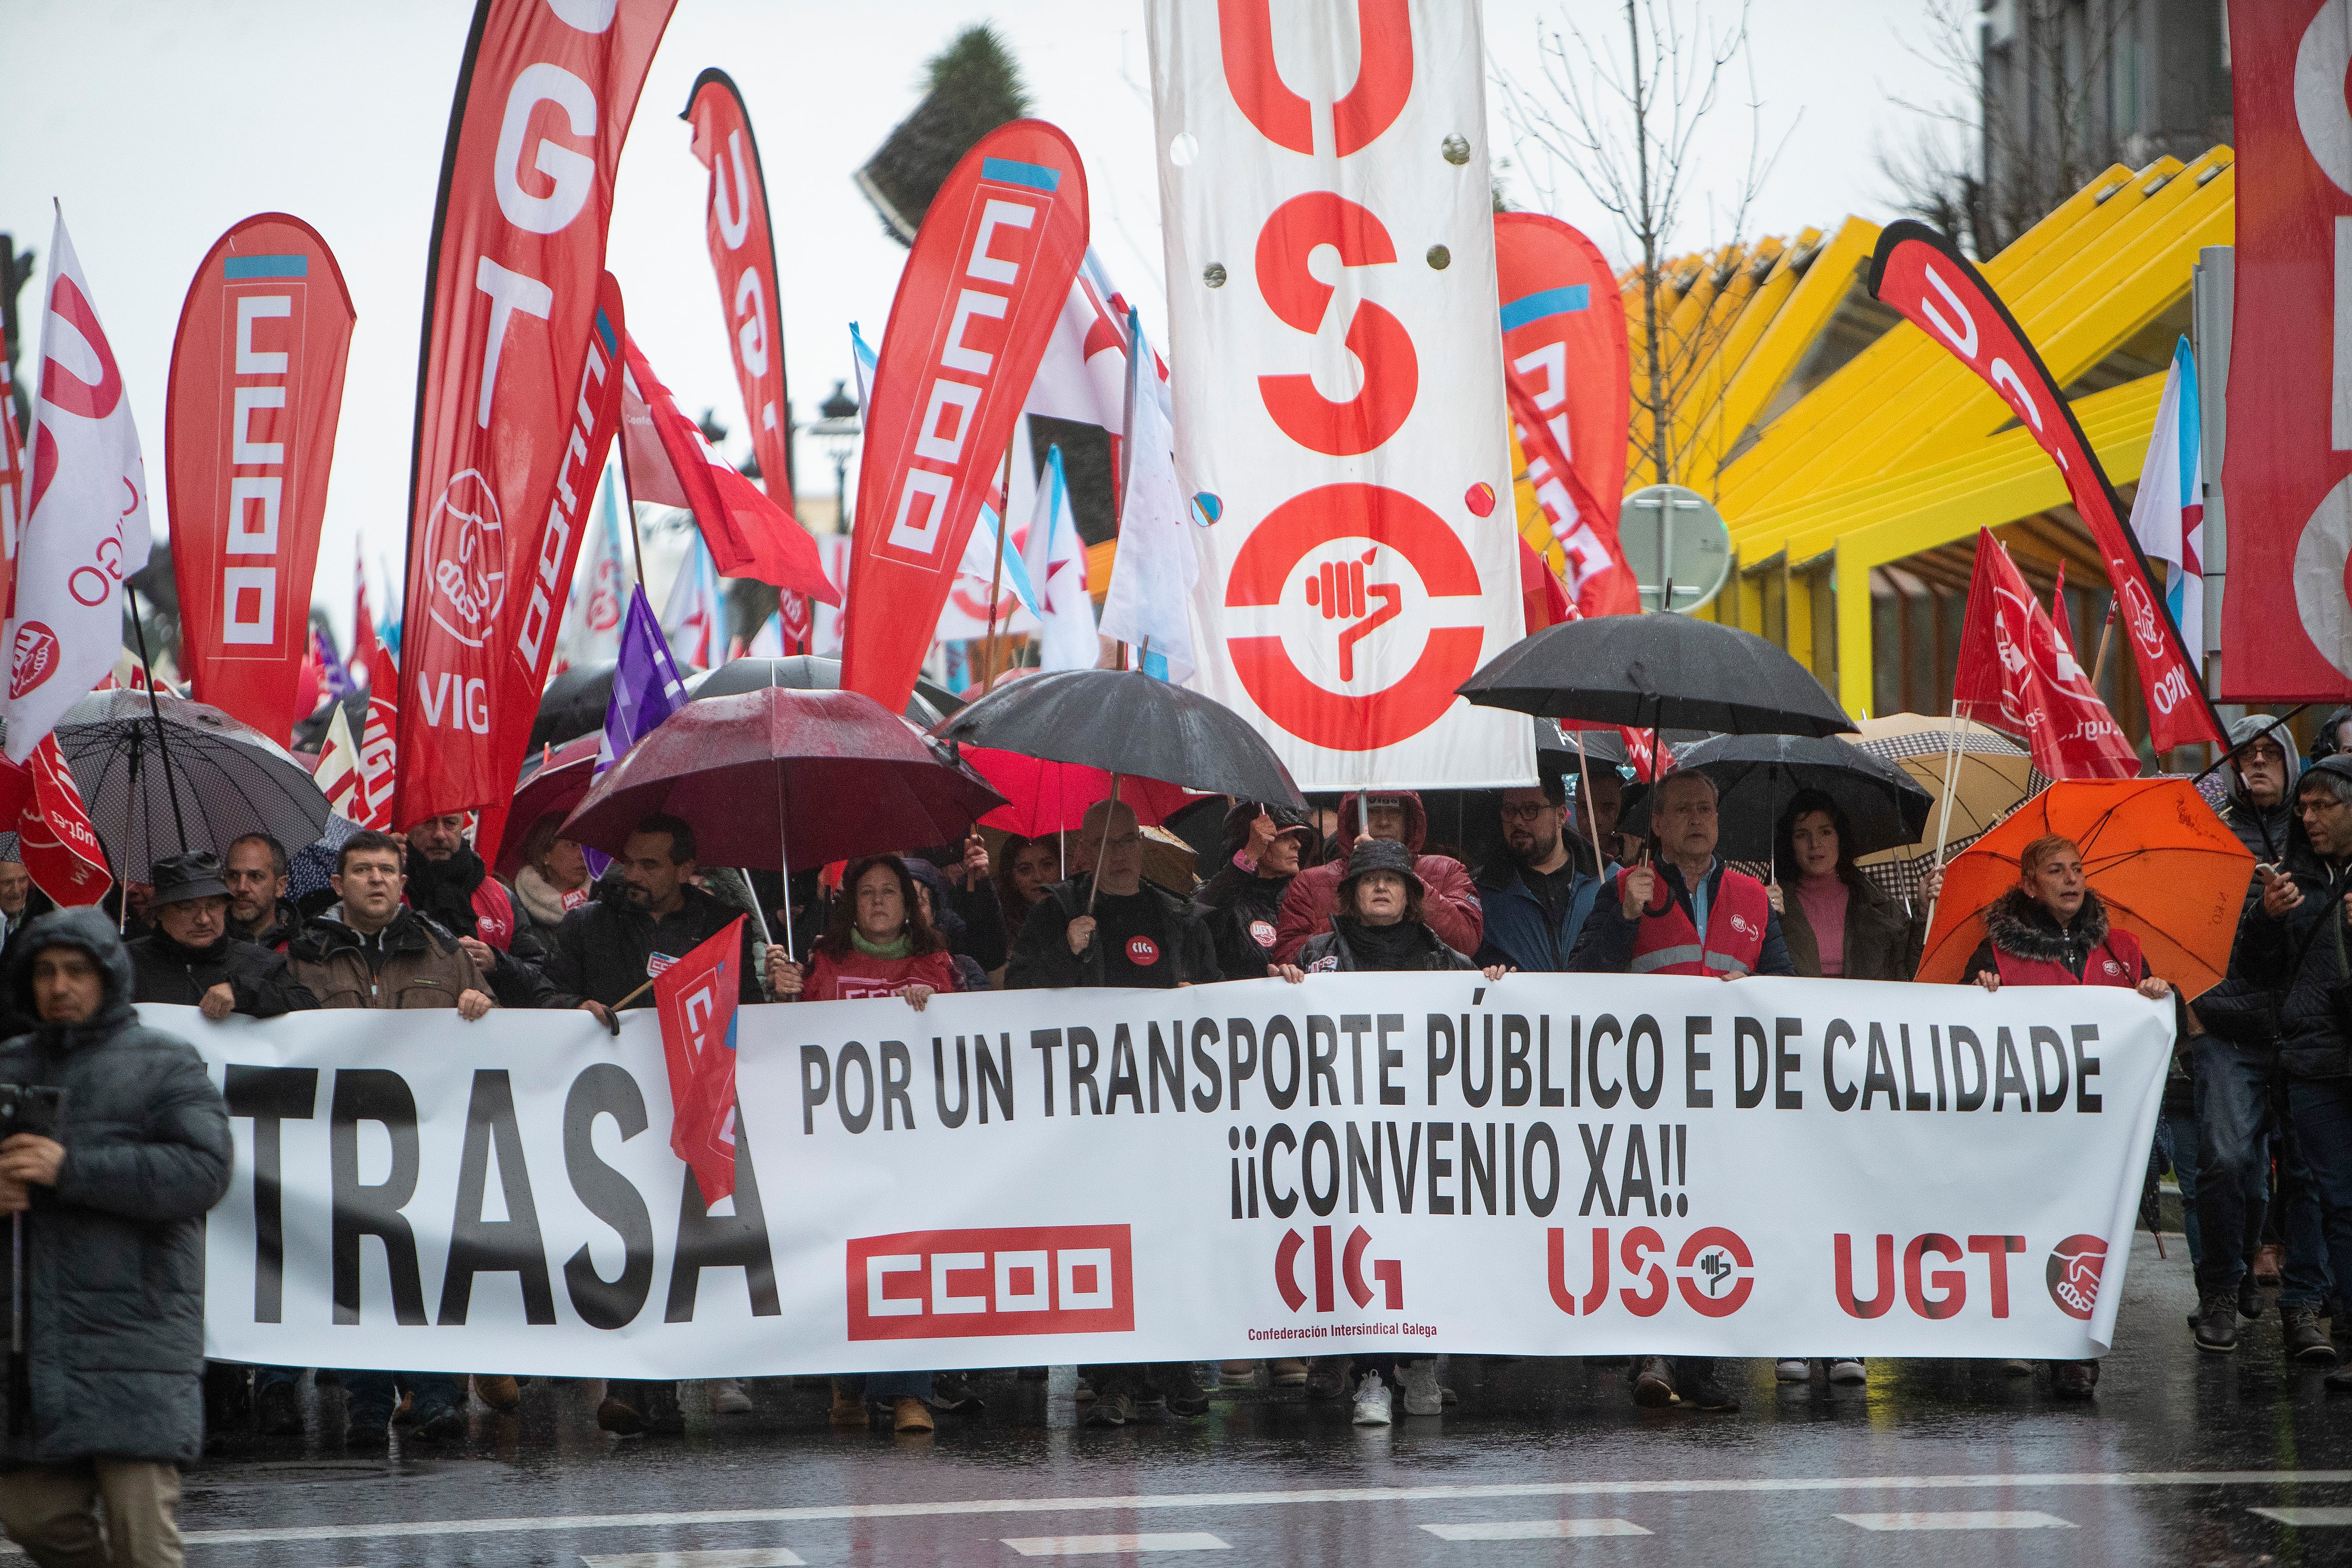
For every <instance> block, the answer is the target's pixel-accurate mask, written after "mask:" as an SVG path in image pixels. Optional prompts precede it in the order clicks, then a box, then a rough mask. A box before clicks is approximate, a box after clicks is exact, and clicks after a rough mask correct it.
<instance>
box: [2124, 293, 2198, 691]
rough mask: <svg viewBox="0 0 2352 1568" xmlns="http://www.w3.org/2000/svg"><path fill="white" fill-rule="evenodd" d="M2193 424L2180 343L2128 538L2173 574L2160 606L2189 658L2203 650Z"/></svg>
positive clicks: (2189, 369)
mask: <svg viewBox="0 0 2352 1568" xmlns="http://www.w3.org/2000/svg"><path fill="white" fill-rule="evenodd" d="M2203 442H2204V437H2203V434H2202V426H2200V423H2199V419H2198V398H2197V356H2196V354H2195V353H2192V352H2191V351H2190V349H2189V340H2188V339H2187V338H2182V339H2181V340H2180V341H2179V342H2178V343H2176V344H2174V345H2173V349H2172V368H2171V369H2170V370H2168V371H2167V372H2166V373H2165V376H2164V396H2163V397H2162V398H2161V399H2160V400H2159V401H2158V404H2157V405H2156V428H2155V429H2154V430H2153V431H2151V432H2150V433H2149V435H2148V438H2147V461H2146V462H2145V463H2143V464H2141V466H2140V470H2139V494H2138V495H2137V496H2136V497H2134V498H2133V500H2132V510H2131V530H2132V537H2133V538H2135V539H2137V540H2138V541H2139V547H2140V550H2141V551H2142V552H2144V553H2145V554H2146V555H2147V558H2148V559H2149V560H2151V561H2161V562H2163V563H2165V564H2166V565H2168V566H2169V567H2170V568H2171V569H2172V570H2171V572H2170V574H2168V581H2167V583H2166V585H2165V590H2164V607H2165V609H2166V610H2167V611H2168V613H2169V614H2170V615H2171V616H2172V624H2173V625H2174V626H2177V627H2179V631H2180V642H2181V646H2182V647H2185V648H2187V649H2188V650H2189V654H2190V655H2191V657H2194V656H2196V655H2198V654H2200V653H2201V652H2203V651H2204V647H2205V559H2204V557H2205V464H2204V457H2203V450H2202V448H2203Z"/></svg>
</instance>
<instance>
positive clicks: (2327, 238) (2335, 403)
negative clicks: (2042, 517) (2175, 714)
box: [2221, 0, 2352, 702]
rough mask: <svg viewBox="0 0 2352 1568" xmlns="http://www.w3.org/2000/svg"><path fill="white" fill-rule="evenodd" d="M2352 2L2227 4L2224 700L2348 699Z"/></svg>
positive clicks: (2351, 689)
mask: <svg viewBox="0 0 2352 1568" xmlns="http://www.w3.org/2000/svg"><path fill="white" fill-rule="evenodd" d="M2347 68H2352V4H2347V0H2272V3H2270V4H2266V5H2232V6H2231V7H2230V70H2231V97H2232V100H2233V101H2234V103H2235V105H2236V109H2237V129H2236V144H2237V151H2238V161H2237V164H2236V166H2235V168H2234V169H2233V170H2232V171H2231V174H2225V175H2223V176H2222V177H2223V178H2224V179H2227V178H2231V177H2232V175H2234V177H2235V178H2236V180H2237V182H2238V249H2237V264H2236V265H2237V302H2236V306H2235V311H2234V315H2233V318H2232V324H2231V329H2230V331H2231V337H2230V345H2231V348H2230V352H2231V359H2232V361H2233V363H2236V364H2238V365H2240V366H2242V373H2241V374H2236V375H2233V376H2231V378H2230V385H2229V404H2230V440H2229V446H2228V448H2227V450H2226V451H2225V452H2224V454H2223V458H2222V469H2221V488H2222V491H2223V493H2224V494H2225V495H2227V496H2228V498H2229V501H2230V507H2229V517H2230V539H2229V544H2230V554H2229V563H2228V566H2229V574H2228V577H2227V578H2226V580H2225V582H2226V586H2225V587H2224V589H2223V591H2222V596H2221V697H2222V698H2223V699H2224V700H2231V701H2268V700H2280V701H2326V702H2333V701H2336V700H2338V699H2341V698H2343V697H2346V696H2347V695H2352V584H2347V580H2346V575H2345V562H2346V560H2347V557H2352V298H2347V295H2352V106H2347V103H2346V101H2345V86H2344V83H2345V73H2346V71H2347Z"/></svg>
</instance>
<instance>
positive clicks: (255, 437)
mask: <svg viewBox="0 0 2352 1568" xmlns="http://www.w3.org/2000/svg"><path fill="white" fill-rule="evenodd" d="M356 320H357V314H356V312H355V311H353V310H352V296H351V290H350V289H347V288H346V287H345V286H344V284H343V274H342V268H340V267H338V266H337V265H336V264H335V257H334V253H333V252H332V251H331V250H329V249H328V248H327V242H326V241H325V240H324V239H321V238H320V237H319V232H318V230H316V229H314V228H312V227H311V226H310V225H309V224H307V223H304V222H303V221H302V220H301V219H300V218H297V217H289V216H287V215H286V214H284V213H261V214H258V215H257V216H253V217H249V218H247V219H245V220H244V221H243V222H241V223H237V224H235V225H232V226H230V228H229V230H228V232H227V233H226V234H224V235H222V236H221V237H220V238H219V239H217V240H215V241H214V242H213V247H212V249H211V250H210V251H209V252H207V253H206V254H205V260H204V265H203V266H201V267H199V268H196V276H195V279H194V281H193V282H191V283H190V284H189V285H188V298H187V301H186V303H185V304H184V305H182V306H181V308H180V330H179V333H178V335H177V336H176V337H174V338H173V342H172V377H171V401H170V403H169V404H168V405H166V409H165V413H164V418H163V468H164V474H165V477H166V479H167V480H168V481H169V485H170V494H171V498H172V575H173V581H174V582H175V583H176V584H178V587H179V591H180V668H182V669H184V670H185V671H186V672H187V676H188V679H189V682H190V685H191V688H192V689H193V691H194V696H195V699H196V700H197V701H199V702H209V703H211V704H212V705H213V706H215V707H216V708H219V709H222V710H226V712H227V713H229V714H230V715H231V716H232V717H235V718H237V719H242V720H243V721H245V722H247V723H248V724H250V725H252V726H253V727H254V728H255V729H257V730H258V731H261V732H262V733H263V734H265V735H268V736H271V737H272V738H275V739H283V738H284V737H285V735H286V734H287V732H288V731H290V730H291V729H292V728H293V726H294V722H295V721H296V720H298V719H300V718H303V717H306V715H303V714H299V713H297V712H295V711H294V706H295V687H296V684H297V682H298V680H299V678H300V676H301V672H302V656H303V653H304V651H305V647H304V639H305V637H306V634H307V633H308V630H309V627H310V584H311V578H312V576H313V574H315V572H316V569H317V567H318V563H319V530H320V524H321V523H322V522H324V521H325V519H326V510H327V470H328V468H329V466H330V465H331V463H332V461H333V460H334V455H335V426H336V423H337V421H338V419H339V417H340V416H341V413H342V405H343V369H344V365H345V363H346V361H347V359H348V357H349V354H350V351H351V342H352V323H353V321H356ZM353 651H354V653H355V654H356V652H357V644H356V643H354V645H353Z"/></svg>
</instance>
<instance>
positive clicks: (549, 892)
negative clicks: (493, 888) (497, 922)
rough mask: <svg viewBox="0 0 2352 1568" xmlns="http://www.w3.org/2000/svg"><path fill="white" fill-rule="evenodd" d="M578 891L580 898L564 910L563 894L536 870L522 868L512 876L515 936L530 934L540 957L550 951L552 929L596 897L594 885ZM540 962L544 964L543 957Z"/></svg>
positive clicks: (591, 883)
mask: <svg viewBox="0 0 2352 1568" xmlns="http://www.w3.org/2000/svg"><path fill="white" fill-rule="evenodd" d="M580 892H581V894H582V896H581V897H580V898H579V899H577V900H574V901H573V902H572V905H571V906H570V908H566V907H565V905H564V901H563V900H564V898H565V896H566V895H565V894H564V893H562V891H561V890H559V889H557V888H556V886H555V884H554V883H552V882H551V881H549V880H548V879H546V878H544V877H542V876H541V875H540V874H539V872H538V871H537V869H535V868H532V867H530V866H525V867H524V868H522V869H521V870H520V871H518V872H516V873H515V879H514V903H515V931H516V933H517V934H518V935H520V933H522V932H524V931H528V932H530V937H531V940H532V941H533V942H537V943H538V944H539V949H540V952H541V954H542V955H544V954H545V953H547V952H551V951H553V949H554V947H555V928H556V927H557V926H560V925H562V923H563V917H564V916H566V915H568V914H570V913H571V912H572V910H576V909H578V908H579V907H580V906H581V905H582V904H584V903H586V902H587V901H588V900H590V899H593V898H594V897H595V896H596V884H595V883H593V882H590V883H589V884H588V885H587V886H586V887H584V888H583V889H580ZM541 962H542V963H543V962H545V960H544V958H543V957H542V959H541Z"/></svg>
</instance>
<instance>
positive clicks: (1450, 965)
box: [1296, 915, 1477, 974]
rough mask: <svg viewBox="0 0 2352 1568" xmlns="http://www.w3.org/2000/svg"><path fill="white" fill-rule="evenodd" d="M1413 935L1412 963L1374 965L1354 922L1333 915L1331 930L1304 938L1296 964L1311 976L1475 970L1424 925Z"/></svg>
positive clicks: (1416, 926) (1414, 931)
mask: <svg viewBox="0 0 2352 1568" xmlns="http://www.w3.org/2000/svg"><path fill="white" fill-rule="evenodd" d="M1412 933H1413V936H1414V938H1415V940H1414V942H1413V944H1412V945H1413V950H1414V953H1413V957H1412V961H1411V962H1409V963H1390V964H1382V963H1374V962H1372V961H1371V959H1370V955H1369V954H1367V953H1365V952H1362V951H1361V950H1360V942H1361V941H1362V933H1361V931H1360V929H1359V928H1358V925H1357V922H1356V921H1351V920H1349V918H1348V917H1347V916H1345V915H1335V916H1333V917H1332V920H1331V929H1330V930H1328V931H1325V932H1324V933H1323V934H1322V935H1320V936H1311V937H1308V938H1307V945H1306V946H1304V947H1302V948H1300V949H1299V950H1298V957H1297V960H1296V962H1297V965H1298V967H1299V968H1301V969H1304V970H1307V971H1308V972H1309V973H1337V974H1353V973H1359V972H1360V971H1364V970H1372V969H1380V970H1388V971H1396V970H1422V969H1475V968H1476V967H1477V965H1476V964H1475V963H1471V962H1470V960H1468V959H1467V958H1465V957H1464V956H1463V955H1462V954H1460V953H1458V952H1454V950H1453V949H1452V948H1450V947H1448V946H1446V945H1445V943H1444V942H1441V941H1440V940H1438V935H1437V933H1436V932H1435V931H1432V930H1430V929H1429V926H1428V924H1427V922H1425V921H1423V922H1419V923H1416V924H1415V925H1414V926H1413V928H1412ZM1350 939H1353V940H1352V941H1351V940H1350Z"/></svg>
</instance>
